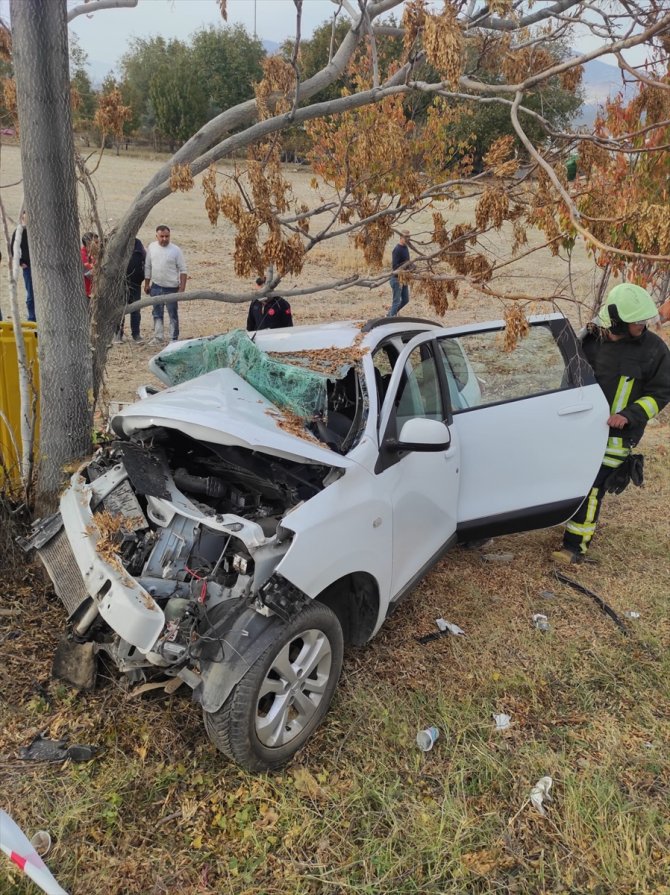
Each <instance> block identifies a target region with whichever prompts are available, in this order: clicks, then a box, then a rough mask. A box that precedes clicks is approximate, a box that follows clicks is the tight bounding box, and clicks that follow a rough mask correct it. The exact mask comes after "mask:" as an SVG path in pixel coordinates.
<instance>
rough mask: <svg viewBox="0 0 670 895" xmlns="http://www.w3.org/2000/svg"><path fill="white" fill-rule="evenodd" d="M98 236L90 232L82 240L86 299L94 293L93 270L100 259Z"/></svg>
mask: <svg viewBox="0 0 670 895" xmlns="http://www.w3.org/2000/svg"><path fill="white" fill-rule="evenodd" d="M98 246H99V243H98V234H97V233H92V232H91V231H90V230H89V231H88V232H87V233H84V235H83V236H82V238H81V263H82V265H83V268H84V289H85V290H86V297H87V298H90V297H91V295H92V293H93V268H94V267H95V262H96V259H97V257H98Z"/></svg>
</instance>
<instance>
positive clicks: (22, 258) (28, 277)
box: [11, 211, 37, 323]
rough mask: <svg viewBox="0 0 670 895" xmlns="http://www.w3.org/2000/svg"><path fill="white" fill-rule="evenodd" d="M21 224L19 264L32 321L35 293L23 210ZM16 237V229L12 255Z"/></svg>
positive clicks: (26, 216) (25, 218) (13, 235)
mask: <svg viewBox="0 0 670 895" xmlns="http://www.w3.org/2000/svg"><path fill="white" fill-rule="evenodd" d="M21 224H22V225H23V233H22V234H21V253H20V255H19V266H20V267H21V270H22V271H23V283H24V285H25V287H26V309H27V311H28V320H31V321H32V322H33V323H34V322H35V321H36V320H37V317H36V316H35V295H34V294H33V275H32V274H31V272H30V250H29V249H28V227H27V224H28V215H27V214H26V212H25V211H24V212H23V214H22V215H21ZM15 239H16V230H15V231H14V232H13V233H12V244H11V254H12V257H14V241H15Z"/></svg>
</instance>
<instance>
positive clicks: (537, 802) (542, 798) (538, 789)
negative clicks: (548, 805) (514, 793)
mask: <svg viewBox="0 0 670 895" xmlns="http://www.w3.org/2000/svg"><path fill="white" fill-rule="evenodd" d="M553 782H554V781H553V780H552V779H551V777H540V779H539V780H538V781H537V783H536V784H535V786H534V787H533V788H532V789H531V791H530V802H531V804H532V806H533V807H534V808H536V809H537V810H538V811H539V812H540V814H541V815H542V817H546V816H547V812H546V811H545V810H544V805H543V803H544V802H551V800H552V799H551V795H550V794H549V790H550V789H551V786H552V783H553Z"/></svg>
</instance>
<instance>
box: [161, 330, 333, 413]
mask: <svg viewBox="0 0 670 895" xmlns="http://www.w3.org/2000/svg"><path fill="white" fill-rule="evenodd" d="M154 363H155V365H156V366H157V367H158V368H159V369H160V370H161V371H162V372H163V373H164V374H165V376H166V378H167V379H168V380H169V382H170V384H171V385H178V384H179V383H182V382H186V381H188V380H189V379H195V377H196V376H202V375H203V374H204V373H210V372H211V371H212V370H220V369H222V368H226V367H228V368H230V369H231V370H233V371H234V372H235V373H237V375H238V376H241V377H242V379H244V380H245V382H248V383H249V385H251V386H253V388H255V389H256V391H257V392H260V394H261V395H263V397H264V398H267V400H268V401H271V402H272V403H273V404H275V405H276V406H277V407H279V408H280V409H281V410H287V411H290V412H291V413H294V414H296V415H297V416H299V417H302V418H304V419H314V418H316V417H320V416H323V415H324V413H325V411H326V406H327V399H328V378H329V375H328V374H329V372H330V370H329V369H324V370H321V371H319V370H315V369H310V366H313V364H310V362H309V360H308V359H307V358H304V357H300V358H298V357H291V361H290V362H287V361H286V360H278V355H277V354H274V355H273V356H270V355H268V354H266V352H265V351H263V350H261V349H260V348H259V347H258V346H257V345H256V343H255V342H254V341H252V339H250V338H249V336H248V335H247V333H246V331H245V330H242V329H236V330H233V331H232V332H230V333H225V334H224V335H222V336H214V337H213V338H211V339H198V340H196V341H193V342H188V343H186V344H185V345H182V346H181V347H179V348H175V349H174V350H172V351H167V352H163V353H162V354H160V355H159V356H158V357H157V358H155V360H154ZM344 369H345V370H346V365H345V366H344Z"/></svg>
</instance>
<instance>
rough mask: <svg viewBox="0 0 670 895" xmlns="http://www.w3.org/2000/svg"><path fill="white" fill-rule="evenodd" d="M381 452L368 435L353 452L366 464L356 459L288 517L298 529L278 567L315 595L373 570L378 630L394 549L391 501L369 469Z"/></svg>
mask: <svg viewBox="0 0 670 895" xmlns="http://www.w3.org/2000/svg"><path fill="white" fill-rule="evenodd" d="M377 453H378V451H377V446H376V443H373V442H372V440H371V439H369V438H365V439H364V440H363V441H362V442H361V443H360V444H359V445H358V447H357V448H356V449H355V451H353V452H352V454H350V455H349V457H350V459H353V458H354V457H356V458H357V459H359V461H360V460H364V461H365V462H364V463H363V462H356V463H352V464H351V466H350V467H349V469H348V470H347V471H346V473H345V474H344V476H343V477H342V478H340V479H338V481H336V482H334V483H333V484H331V485H329V486H328V487H327V488H324V490H323V491H321V492H319V494H317V495H315V496H314V497H312V498H311V499H310V500H309V501H307V502H306V503H304V504H303V505H302V506H300V507H298V508H297V509H295V510H293V511H292V512H291V513H289V514H288V515H287V516H285V517H284V519H283V520H282V526H283V527H284V528H287V529H290V530H291V531H293V532H294V533H295V534H294V538H293V542H292V544H291V546H290V548H289V550H288V551H287V553H286V555H285V556H284V558H283V559H282V561H281V562H280V563H279V565H278V566H277V571H278V572H279V573H280V574H282V575H283V576H284V577H285V578H287V579H288V580H289V581H290V582H291V583H292V584H294V585H295V586H296V587H298V588H300V590H302V591H303V592H304V593H306V594H307V595H308V596H310V597H312V598H315V597H317V596H318V595H319V594H320V593H322V592H323V591H324V590H325V589H326V587H328V586H329V585H330V584H332V583H333V582H334V581H337V580H339V579H340V578H343V577H344V576H345V575H348V574H351V573H353V572H361V571H364V572H368V573H369V574H370V575H372V577H373V578H374V579H375V580H376V581H377V585H378V588H379V603H380V613H379V619H378V623H377V625H376V626H375V630H376V629H377V628H378V627H379V625H380V624H381V621H382V620H383V619H384V618H385V617H386V607H387V604H388V602H389V599H390V591H391V569H392V562H391V559H392V549H393V529H392V506H391V501H390V498H389V496H388V495H386V494H384V493H380V489H379V487H378V483H377V482H376V477H375V476H374V475H373V474H371V473H370V472H369V471H368V469H367V468H366V466H367V464H368V463H372V464H373V465H374V459H375V458H376V456H377Z"/></svg>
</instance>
